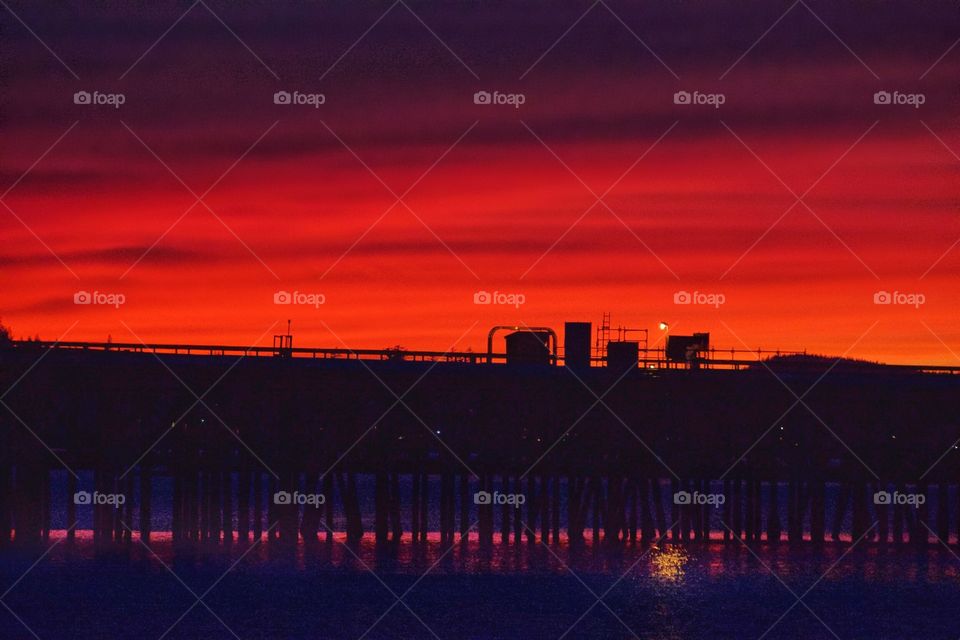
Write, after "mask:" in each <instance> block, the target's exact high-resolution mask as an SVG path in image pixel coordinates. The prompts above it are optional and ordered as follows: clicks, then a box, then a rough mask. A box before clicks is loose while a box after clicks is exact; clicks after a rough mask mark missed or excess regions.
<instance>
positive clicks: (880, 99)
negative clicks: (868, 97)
mask: <svg viewBox="0 0 960 640" xmlns="http://www.w3.org/2000/svg"><path fill="white" fill-rule="evenodd" d="M892 102H893V96H892V95H891V94H890V92H889V91H877V92H876V93H875V94H873V104H891V103H892Z"/></svg>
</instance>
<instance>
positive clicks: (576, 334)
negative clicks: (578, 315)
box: [563, 322, 593, 369]
mask: <svg viewBox="0 0 960 640" xmlns="http://www.w3.org/2000/svg"><path fill="white" fill-rule="evenodd" d="M592 332H593V325H591V324H590V323H589V322H567V323H565V324H564V325H563V363H564V365H566V366H568V367H571V368H575V369H586V368H587V367H589V366H590V336H591V333H592Z"/></svg>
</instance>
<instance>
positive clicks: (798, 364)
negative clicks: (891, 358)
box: [751, 354, 886, 372]
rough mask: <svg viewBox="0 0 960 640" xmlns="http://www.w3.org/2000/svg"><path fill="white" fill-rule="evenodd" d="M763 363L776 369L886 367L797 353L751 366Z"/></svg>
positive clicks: (865, 361) (866, 369) (850, 369)
mask: <svg viewBox="0 0 960 640" xmlns="http://www.w3.org/2000/svg"><path fill="white" fill-rule="evenodd" d="M764 365H766V366H767V367H769V368H770V369H773V370H774V371H777V370H789V371H826V370H827V369H831V370H832V371H853V372H856V371H877V370H882V369H884V368H885V367H886V365H885V364H883V363H880V362H872V361H870V360H859V359H856V358H836V357H833V356H824V355H816V354H797V355H788V356H773V357H771V358H767V359H766V360H764V361H763V363H762V364H761V363H757V364H754V365H751V368H754V369H757V368H764Z"/></svg>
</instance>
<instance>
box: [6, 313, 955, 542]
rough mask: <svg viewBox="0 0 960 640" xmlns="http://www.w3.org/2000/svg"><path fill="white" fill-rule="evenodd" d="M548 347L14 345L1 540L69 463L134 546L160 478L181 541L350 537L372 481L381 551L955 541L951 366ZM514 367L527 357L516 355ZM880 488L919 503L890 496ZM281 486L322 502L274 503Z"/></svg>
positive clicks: (526, 339)
mask: <svg viewBox="0 0 960 640" xmlns="http://www.w3.org/2000/svg"><path fill="white" fill-rule="evenodd" d="M578 330H579V329H578ZM587 335H589V330H587ZM704 335H705V334H704ZM671 337H673V336H671ZM550 340H551V338H550V336H549V335H547V334H543V333H541V332H539V331H537V330H534V331H518V332H516V333H513V334H511V336H508V337H507V344H508V347H507V353H506V354H473V353H431V352H417V351H401V350H380V351H377V350H365V351H350V350H346V349H326V350H322V349H317V350H311V349H298V348H293V347H292V344H289V343H286V344H280V345H279V346H278V347H276V348H274V349H269V348H258V349H245V348H240V347H225V346H216V345H213V346H210V345H207V346H195V345H194V346H190V345H129V344H127V345H125V344H117V343H114V344H110V345H107V344H95V343H60V344H52V343H28V342H23V343H20V342H17V343H14V347H13V348H9V349H4V350H2V351H0V388H4V389H7V388H10V387H11V385H13V390H12V391H11V393H10V394H9V395H8V396H7V397H6V398H5V399H4V402H5V403H6V404H7V405H9V407H10V412H7V413H5V414H3V416H2V417H0V441H2V445H3V446H2V447H0V544H2V543H3V542H9V541H10V540H11V538H12V535H13V531H14V530H15V531H16V538H17V540H19V541H25V542H29V541H31V540H38V539H40V538H42V537H43V536H46V535H49V529H50V524H49V523H50V513H51V509H52V503H51V500H52V498H51V495H52V493H51V477H52V476H51V473H52V472H53V471H54V470H57V469H63V468H64V466H66V467H68V468H69V469H70V470H72V471H78V472H79V471H83V470H88V471H93V475H94V483H95V484H94V488H95V490H96V491H98V492H101V493H103V494H112V493H122V494H124V495H128V496H131V499H130V500H128V501H127V502H126V504H125V505H124V506H123V507H122V508H121V509H119V510H118V509H114V508H113V507H112V506H111V505H109V504H107V505H101V504H93V505H92V509H93V511H94V530H95V531H94V533H95V537H96V539H97V540H100V541H106V540H119V541H123V540H129V538H130V536H131V532H130V530H129V529H127V525H128V523H132V522H134V520H136V521H137V522H138V528H139V535H142V536H144V537H149V535H150V533H151V530H152V520H151V509H152V508H153V507H154V505H155V504H156V499H157V498H156V495H155V492H154V487H155V486H157V484H156V483H157V482H161V481H163V482H170V483H172V494H171V495H172V513H173V521H172V532H173V536H174V538H175V540H177V541H188V540H189V541H221V542H223V543H230V542H235V541H240V542H246V541H249V540H250V539H251V537H252V538H254V539H259V538H260V536H261V535H267V533H266V532H267V531H269V535H268V538H269V539H270V540H274V541H293V540H297V539H298V538H303V539H305V540H315V539H317V538H318V537H320V536H321V534H324V535H326V534H325V532H329V530H330V529H332V528H337V529H338V530H343V531H346V534H347V536H348V538H349V539H350V540H354V541H355V540H357V539H359V538H360V537H361V536H363V535H364V532H365V531H366V530H367V529H368V527H367V524H366V523H365V522H364V516H363V508H362V500H361V492H362V491H363V490H364V489H363V487H364V486H365V484H364V482H366V480H365V479H366V478H370V482H371V483H372V484H371V486H372V490H373V494H374V505H375V507H374V513H373V527H372V530H373V532H374V535H375V537H376V539H377V540H378V541H379V542H387V541H390V540H397V539H399V538H400V537H402V536H404V535H407V534H409V535H410V537H411V538H412V539H413V540H416V541H423V540H425V539H426V536H427V533H428V531H438V532H439V534H440V536H441V539H442V540H443V541H446V542H449V541H453V540H455V539H458V537H459V538H460V539H462V538H463V537H465V536H469V535H474V536H478V537H479V539H480V540H481V541H482V542H492V541H493V539H494V534H495V532H496V531H499V532H500V538H501V540H504V541H509V540H511V537H512V539H513V540H514V541H519V540H520V539H521V538H524V537H525V538H527V539H532V538H533V537H535V536H538V535H539V537H541V538H542V539H543V540H545V541H549V542H557V541H558V540H559V539H560V533H561V530H563V531H565V532H566V535H568V536H569V538H570V540H571V541H572V542H574V543H577V542H579V541H582V540H584V539H585V537H586V531H588V530H591V531H592V533H591V534H590V535H591V537H592V539H593V540H595V541H601V540H603V541H607V542H623V541H635V540H640V541H652V540H654V539H656V538H658V537H660V536H663V535H668V536H669V538H670V539H672V540H678V541H686V540H705V539H707V538H708V537H709V536H710V534H713V535H714V536H721V535H722V537H724V538H728V539H729V538H731V537H744V538H746V539H748V540H761V539H763V540H769V541H778V540H780V539H781V538H782V536H786V539H787V540H790V541H794V542H798V541H800V540H809V541H813V542H821V541H823V540H824V539H825V538H826V537H827V535H828V534H830V535H831V536H833V537H837V536H839V535H840V532H841V529H842V528H843V526H842V524H843V522H844V521H845V520H846V519H847V517H848V515H849V516H850V518H851V522H852V524H851V526H850V529H849V533H850V535H852V536H854V537H857V536H858V535H862V534H864V533H866V532H868V531H872V535H873V536H874V537H877V538H878V539H880V540H883V541H902V540H903V539H904V536H907V537H909V539H911V540H913V541H915V542H918V543H923V544H925V543H927V541H928V535H927V534H928V531H927V529H926V528H925V524H926V523H931V524H930V526H931V527H932V528H933V529H934V530H936V531H937V532H938V534H943V539H944V540H950V541H954V540H960V537H958V535H957V534H958V533H960V517H958V516H960V505H958V504H957V503H956V499H955V498H954V499H953V500H950V499H948V497H949V496H951V495H952V496H957V495H960V493H958V487H957V479H958V478H960V474H958V471H960V456H958V455H957V452H956V450H955V449H954V448H953V447H952V445H953V440H954V439H955V438H956V433H955V427H956V407H957V401H958V398H960V376H956V375H946V374H947V373H952V372H956V371H957V370H958V369H957V368H950V367H943V368H940V369H936V368H933V367H920V366H917V367H905V366H896V367H892V366H891V367H886V366H885V367H872V368H865V369H857V370H844V369H843V368H841V367H837V369H836V370H833V371H830V373H829V375H826V376H823V375H822V374H823V373H824V371H826V369H827V367H826V366H821V367H819V368H811V367H810V366H808V365H809V361H808V360H804V361H803V362H804V365H805V366H803V367H799V368H790V367H789V366H787V365H786V364H784V363H785V360H784V359H781V360H780V361H778V364H779V366H778V368H777V371H776V375H773V374H771V372H770V371H768V370H766V368H765V367H762V366H760V367H758V366H757V365H756V362H755V361H754V362H753V364H752V365H748V364H745V363H746V361H743V360H737V359H736V358H735V357H734V356H735V355H736V354H735V353H734V352H730V357H729V358H717V357H712V358H711V357H709V356H710V355H711V354H713V355H715V354H714V352H712V351H711V352H707V351H704V350H701V349H699V348H698V349H697V350H696V351H697V353H698V354H699V355H700V358H701V360H700V361H699V364H702V365H703V368H701V369H699V370H697V369H680V370H677V369H665V368H664V365H665V364H666V361H665V360H663V355H662V354H661V355H660V356H658V358H657V360H656V361H655V362H654V361H651V360H649V354H646V353H645V354H644V357H643V358H640V362H642V363H643V365H644V366H643V367H638V366H637V360H638V358H637V347H636V343H631V342H627V341H623V342H620V344H621V345H625V346H614V345H616V344H618V343H610V344H609V345H608V349H609V354H608V355H609V356H610V358H611V360H610V365H611V366H609V367H603V366H594V367H585V368H582V369H580V370H579V371H577V373H576V375H571V373H570V372H568V371H566V370H565V367H563V366H547V365H549V364H550V363H551V362H552V358H553V353H552V352H551V349H550V347H549V344H550ZM512 341H516V342H512ZM511 344H512V346H511ZM695 344H702V343H695ZM511 348H513V349H514V351H513V352H512V354H511ZM621 349H622V350H623V353H622V354H618V351H619V350H621ZM667 351H668V353H667V355H669V353H670V349H669V347H668V349H667ZM198 352H202V353H203V355H201V354H200V353H198ZM281 352H282V354H283V355H285V356H287V357H283V358H276V357H256V356H257V355H278V354H280V353H281ZM686 352H687V351H686V350H685V351H684V353H686ZM716 353H725V352H716ZM211 354H213V355H211ZM241 356H246V357H241ZM581 356H582V354H579V355H578V358H581V359H580V360H579V362H580V363H581V364H582V357H581ZM614 358H616V359H617V362H618V364H616V365H614ZM531 361H533V362H536V363H537V364H539V365H540V366H515V365H514V364H513V363H514V362H519V363H521V365H529V364H530V362H531ZM488 362H489V364H488ZM506 363H510V364H506ZM620 364H623V365H624V366H625V367H628V368H629V367H633V368H634V369H635V372H634V374H633V375H626V376H623V370H620ZM650 367H654V368H650ZM713 367H718V368H713ZM719 367H724V368H719ZM935 370H938V371H940V372H942V373H940V374H936V373H932V372H933V371H935ZM21 378H22V379H21ZM15 383H16V384H15ZM798 397H799V398H802V399H803V400H802V405H803V406H798V400H797V398H798ZM398 399H399V400H398ZM38 441H39V442H42V443H44V444H45V445H47V446H49V449H47V448H46V447H44V446H41V445H40V444H39V442H38ZM944 452H947V453H946V454H944ZM828 485H829V486H830V487H831V489H830V490H831V491H832V490H834V489H836V490H837V491H839V494H838V499H837V501H836V503H837V508H836V509H835V510H834V511H832V512H831V511H830V510H829V509H828V506H827V500H826V495H827V491H828ZM76 488H77V482H76V479H75V478H73V477H72V476H68V492H69V495H70V496H72V495H73V494H74V492H75V491H76ZM878 491H888V492H899V493H900V494H906V493H910V492H913V493H916V494H923V495H925V496H930V499H929V500H928V501H926V503H925V504H923V505H921V506H918V508H912V507H909V506H906V505H904V504H899V503H890V504H884V503H882V501H881V502H876V501H875V500H873V499H872V497H873V496H874V494H875V493H876V492H878ZM298 492H299V494H305V495H312V494H322V495H323V496H325V498H326V500H325V502H324V503H323V504H321V505H317V506H310V505H309V504H298V503H297V500H296V498H295V497H294V498H292V499H290V500H287V501H284V500H278V499H277V496H278V495H284V494H286V495H290V496H297V495H298ZM478 492H487V493H489V494H491V495H495V494H496V493H497V492H499V493H500V494H503V495H507V494H522V495H523V496H524V502H523V503H522V504H521V505H519V508H517V507H516V506H514V505H506V506H505V505H504V504H503V503H499V504H498V503H496V502H495V501H494V500H493V499H491V500H490V501H489V502H485V501H483V500H481V499H478V498H476V496H475V494H476V493H478ZM683 495H689V496H691V500H690V501H688V502H684V501H683V499H682V498H677V497H676V496H681V497H682V496H683ZM703 495H723V496H724V501H723V503H722V504H720V503H719V502H717V501H714V502H700V501H698V498H697V496H703ZM81 508H86V507H82V506H81ZM67 510H68V513H69V514H70V517H71V518H72V517H75V515H76V510H77V505H76V504H74V503H73V502H69V503H68V505H67ZM931 513H935V518H934V520H930V519H929V518H930V514H931ZM436 515H439V518H438V519H437V520H434V516H436ZM874 521H878V522H879V523H880V524H879V525H878V526H877V527H876V529H875V530H871V529H869V526H870V523H871V522H874ZM781 523H785V527H784V526H783V525H782V524H781ZM274 524H276V526H272V525H274ZM341 524H342V527H341V526H340V525H341ZM474 524H476V529H475V531H476V532H475V533H470V532H471V531H472V530H473V529H472V527H473V525H474ZM326 537H327V539H329V536H326Z"/></svg>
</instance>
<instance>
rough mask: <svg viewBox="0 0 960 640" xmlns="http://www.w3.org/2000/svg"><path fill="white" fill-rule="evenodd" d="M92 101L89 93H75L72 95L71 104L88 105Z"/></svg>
mask: <svg viewBox="0 0 960 640" xmlns="http://www.w3.org/2000/svg"><path fill="white" fill-rule="evenodd" d="M92 101H93V97H92V96H91V95H90V92H89V91H77V92H76V93H75V94H73V104H90V103H91V102H92Z"/></svg>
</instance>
